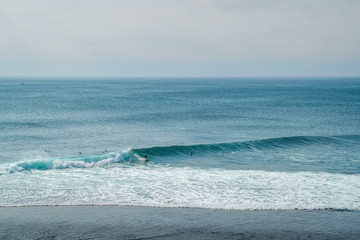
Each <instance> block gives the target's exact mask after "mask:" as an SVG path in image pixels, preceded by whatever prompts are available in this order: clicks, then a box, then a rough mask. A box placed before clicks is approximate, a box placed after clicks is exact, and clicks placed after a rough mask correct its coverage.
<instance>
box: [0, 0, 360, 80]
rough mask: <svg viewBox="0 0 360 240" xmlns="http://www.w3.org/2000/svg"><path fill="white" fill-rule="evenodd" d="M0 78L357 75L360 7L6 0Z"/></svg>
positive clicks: (261, 1)
mask: <svg viewBox="0 0 360 240" xmlns="http://www.w3.org/2000/svg"><path fill="white" fill-rule="evenodd" d="M0 76H108V77H170V76H173V77H185V76H189V77H259V76H260V77H261V76H300V77H302V76H360V1H359V0H316V1H314V0H301V1H300V0H296V1H294V0H271V1H270V0H0Z"/></svg>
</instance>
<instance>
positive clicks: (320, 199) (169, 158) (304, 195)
mask: <svg viewBox="0 0 360 240" xmlns="http://www.w3.org/2000/svg"><path fill="white" fill-rule="evenodd" d="M145 156H147V158H146V159H145ZM69 205H71V206H89V205H90V206H109V205H110V206H147V207H166V208H200V209H225V210H296V209H302V210H327V209H332V210H340V211H344V210H346V211H352V210H359V209H360V79H357V78H239V79H237V78H128V79H127V78H120V79H117V78H85V77H83V78H1V79H0V206H1V207H14V206H69Z"/></svg>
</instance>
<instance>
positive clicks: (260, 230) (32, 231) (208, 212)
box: [0, 206, 360, 239]
mask: <svg viewBox="0 0 360 240" xmlns="http://www.w3.org/2000/svg"><path fill="white" fill-rule="evenodd" d="M358 226H360V210H341V209H340V210H333V209H329V210H220V209H201V208H163V207H139V206H27V207H26V206H22V207H0V239H71V238H72V239H74V238H77V239H303V238H306V239H358V236H360V229H358Z"/></svg>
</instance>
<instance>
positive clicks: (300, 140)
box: [132, 135, 360, 157]
mask: <svg viewBox="0 0 360 240" xmlns="http://www.w3.org/2000/svg"><path fill="white" fill-rule="evenodd" d="M349 142H352V143H357V144H360V136H358V135H345V136H333V137H326V136H293V137H280V138H268V139H260V140H253V141H244V142H229V143H214V144H196V145H175V146H161V147H151V148H138V149H133V150H132V151H133V152H134V153H137V154H138V155H145V154H147V155H150V156H159V157H160V156H173V155H189V153H190V152H196V153H199V152H200V153H214V152H231V151H240V150H242V151H262V150H271V149H277V148H291V147H303V146H309V145H314V144H320V145H321V144H323V145H329V144H337V145H343V144H344V145H345V144H348V143H349Z"/></svg>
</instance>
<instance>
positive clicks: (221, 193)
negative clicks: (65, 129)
mask: <svg viewBox="0 0 360 240" xmlns="http://www.w3.org/2000/svg"><path fill="white" fill-rule="evenodd" d="M104 161H105V162H106V161H113V160H112V159H108V160H104ZM20 183H21V184H20ZM0 196H1V198H0V205H3V206H4V205H5V206H13V205H69V204H70V205H71V204H74V205H87V204H94V205H108V204H111V205H137V206H159V207H196V208H219V209H238V210H243V209H295V208H298V209H324V208H336V209H343V208H346V209H360V197H359V196H360V176H359V175H342V174H329V173H313V172H297V173H287V172H265V171H245V170H221V169H192V168H168V167H161V166H151V165H138V166H119V167H112V168H97V167H96V166H95V167H93V168H87V169H68V170H66V171H35V172H33V173H32V174H26V173H25V172H24V173H20V174H12V175H0Z"/></svg>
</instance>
